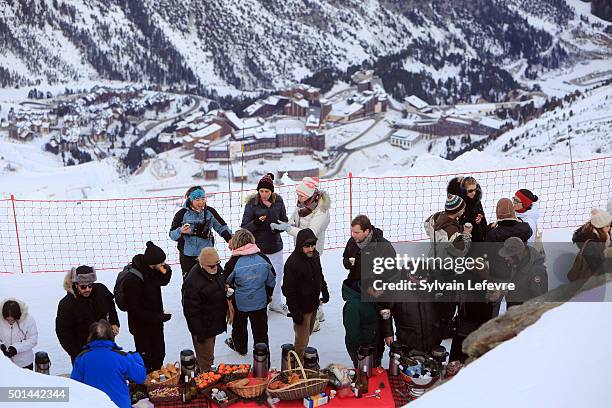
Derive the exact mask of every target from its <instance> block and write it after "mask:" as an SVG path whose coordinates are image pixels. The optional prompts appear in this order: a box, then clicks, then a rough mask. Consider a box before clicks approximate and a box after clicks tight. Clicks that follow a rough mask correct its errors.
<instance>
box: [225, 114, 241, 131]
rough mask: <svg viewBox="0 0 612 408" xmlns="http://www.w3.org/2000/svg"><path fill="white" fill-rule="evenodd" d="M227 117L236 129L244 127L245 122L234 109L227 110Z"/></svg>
mask: <svg viewBox="0 0 612 408" xmlns="http://www.w3.org/2000/svg"><path fill="white" fill-rule="evenodd" d="M225 117H226V118H227V120H228V121H229V122H230V123H231V124H232V126H234V127H235V128H236V129H244V122H243V121H242V119H240V118H239V117H238V115H236V114H235V113H234V112H232V111H225Z"/></svg>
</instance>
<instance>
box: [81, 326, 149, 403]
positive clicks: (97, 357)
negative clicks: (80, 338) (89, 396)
mask: <svg viewBox="0 0 612 408" xmlns="http://www.w3.org/2000/svg"><path fill="white" fill-rule="evenodd" d="M87 342H88V344H87V346H86V347H85V349H84V350H83V351H82V352H81V353H80V354H79V355H78V356H77V357H76V359H75V361H74V366H73V368H72V374H71V375H70V378H72V379H73V380H76V381H78V382H81V383H83V384H87V385H89V386H91V387H94V388H97V389H99V390H100V391H102V392H104V393H105V394H106V395H108V396H109V398H110V399H111V400H112V401H113V402H114V403H115V404H117V406H118V407H119V408H129V407H131V406H132V404H131V400H130V389H129V387H128V385H127V382H126V380H129V381H133V382H135V383H137V384H143V383H144V381H145V378H146V375H147V374H146V369H145V365H144V362H143V361H142V357H140V354H138V353H126V352H125V351H122V350H121V347H119V346H118V345H117V344H116V343H115V341H114V335H113V330H112V328H111V325H110V323H108V322H107V321H106V320H100V321H97V322H95V323H92V324H91V326H90V327H89V337H88V339H87ZM84 404H85V403H84Z"/></svg>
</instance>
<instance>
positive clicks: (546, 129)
mask: <svg viewBox="0 0 612 408" xmlns="http://www.w3.org/2000/svg"><path fill="white" fill-rule="evenodd" d="M611 128H612V85H607V86H603V87H599V88H597V89H594V90H590V91H586V92H584V93H583V96H579V97H578V98H577V99H576V100H575V101H574V102H569V103H568V102H566V103H564V106H563V107H558V108H556V109H554V110H553V111H550V112H546V113H544V114H543V115H542V116H541V117H539V118H537V119H534V120H530V121H528V122H527V123H525V124H524V125H522V126H519V127H517V128H515V129H512V130H510V131H509V132H506V133H504V134H503V135H502V136H500V137H499V138H498V139H497V140H495V141H493V142H491V143H490V144H489V145H488V146H487V147H485V149H484V152H486V153H489V154H496V153H499V152H503V153H504V154H505V155H506V156H509V157H514V158H521V159H524V158H526V157H533V156H534V155H537V157H538V159H539V160H544V161H547V160H548V161H555V160H556V161H559V160H566V159H569V158H570V146H569V144H570V142H571V147H572V156H573V159H575V160H576V159H578V160H579V159H588V158H591V157H593V156H594V154H595V155H599V154H601V155H609V154H610V153H611V152H612V135H611V134H610V129H611ZM570 136H571V140H570V139H569V138H570Z"/></svg>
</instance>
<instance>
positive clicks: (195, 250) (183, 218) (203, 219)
mask: <svg viewBox="0 0 612 408" xmlns="http://www.w3.org/2000/svg"><path fill="white" fill-rule="evenodd" d="M185 197H186V200H185V204H184V205H183V208H181V209H180V210H179V211H178V212H177V213H176V214H174V218H173V219H172V225H171V226H170V234H169V235H170V239H172V240H173V241H177V242H178V244H177V247H178V250H179V261H180V263H181V270H182V272H183V279H185V277H186V276H187V274H188V273H189V271H190V270H191V268H193V266H194V265H196V264H197V263H198V256H199V255H200V252H201V251H202V248H205V247H214V246H215V239H214V237H213V234H212V231H213V230H214V231H216V232H217V234H219V235H221V237H222V238H223V239H224V240H225V242H229V241H230V239H232V231H231V230H230V228H229V227H228V226H227V224H226V223H225V221H224V220H223V218H221V216H220V215H219V213H218V212H217V211H216V210H215V209H214V208H212V207H210V206H207V205H206V193H205V192H204V189H203V188H202V187H200V186H194V187H191V188H189V190H187V193H186V194H185Z"/></svg>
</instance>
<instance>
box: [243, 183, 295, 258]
mask: <svg viewBox="0 0 612 408" xmlns="http://www.w3.org/2000/svg"><path fill="white" fill-rule="evenodd" d="M271 201H272V205H271V206H270V207H266V206H265V205H264V204H262V203H261V200H260V199H259V194H253V195H251V196H249V197H247V204H246V206H245V207H244V214H243V216H242V224H241V225H240V226H241V227H242V228H244V229H247V230H249V231H251V232H252V233H253V235H254V236H255V243H256V244H257V246H258V247H259V249H261V252H263V253H264V254H274V253H276V252H278V251H281V250H282V249H283V240H282V237H281V234H280V231H276V230H273V229H271V228H270V223H273V222H274V223H278V222H279V221H282V222H287V221H288V220H289V219H288V218H287V210H286V209H285V203H284V202H283V199H282V198H281V196H279V195H278V194H275V193H273V196H272V197H271ZM262 215H265V216H266V219H265V221H260V220H259V217H261V216H262Z"/></svg>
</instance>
